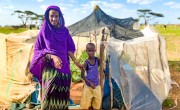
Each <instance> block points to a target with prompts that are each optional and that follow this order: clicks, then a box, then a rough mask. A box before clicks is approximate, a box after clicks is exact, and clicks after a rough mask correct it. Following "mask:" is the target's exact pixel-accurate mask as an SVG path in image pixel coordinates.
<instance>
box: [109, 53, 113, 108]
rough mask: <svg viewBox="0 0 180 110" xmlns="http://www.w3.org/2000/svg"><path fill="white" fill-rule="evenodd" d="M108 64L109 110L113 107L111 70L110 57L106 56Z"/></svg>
mask: <svg viewBox="0 0 180 110" xmlns="http://www.w3.org/2000/svg"><path fill="white" fill-rule="evenodd" d="M108 64H109V66H108V67H109V77H108V78H109V86H110V107H111V108H110V109H112V107H113V87H112V81H111V78H112V70H111V60H110V55H109V56H108Z"/></svg>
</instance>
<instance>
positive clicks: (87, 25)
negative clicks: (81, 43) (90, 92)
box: [68, 6, 171, 110]
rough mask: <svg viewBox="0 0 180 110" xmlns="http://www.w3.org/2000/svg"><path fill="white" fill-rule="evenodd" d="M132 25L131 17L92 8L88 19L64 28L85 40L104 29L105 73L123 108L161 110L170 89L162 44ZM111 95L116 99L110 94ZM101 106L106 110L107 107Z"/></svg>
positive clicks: (155, 36)
mask: <svg viewBox="0 0 180 110" xmlns="http://www.w3.org/2000/svg"><path fill="white" fill-rule="evenodd" d="M134 23H135V22H134V20H133V19H132V18H127V19H118V18H113V17H111V16H109V15H107V14H105V13H104V12H103V11H102V10H101V9H100V8H99V7H97V6H96V7H95V10H94V11H93V12H92V13H91V14H90V15H89V16H88V17H86V18H84V19H83V20H81V21H79V22H77V23H75V24H73V25H71V26H69V27H68V28H69V30H70V33H71V35H74V36H75V35H76V36H86V37H87V36H90V34H93V35H96V34H97V33H98V31H99V30H100V29H101V28H106V33H105V34H107V35H109V36H110V38H109V39H108V41H107V42H106V43H105V42H103V43H105V44H106V55H107V56H110V62H109V63H110V64H109V74H112V79H113V81H114V86H113V88H115V85H116V87H117V88H118V89H119V93H120V94H121V95H122V99H123V102H124V105H125V107H126V109H128V110H161V109H162V103H163V101H164V100H165V99H166V98H167V96H168V93H169V90H170V89H171V78H170V72H169V66H168V61H167V57H166V41H165V39H164V38H163V37H161V36H160V35H159V34H158V33H157V32H155V31H154V30H153V29H152V28H151V27H150V26H147V27H146V28H144V29H143V30H141V31H140V30H134V29H133V28H132V27H133V24H134ZM104 89H106V86H104ZM109 91H110V90H109ZM111 92H112V91H111ZM113 95H114V97H115V96H117V95H116V94H115V93H114V92H113ZM116 98H118V97H116ZM113 101H115V98H114V100H113ZM103 103H104V102H103ZM105 103H106V102H105ZM104 105H105V107H104V108H106V109H107V106H110V105H109V103H106V104H104ZM110 108H111V107H110Z"/></svg>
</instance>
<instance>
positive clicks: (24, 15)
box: [11, 10, 37, 27]
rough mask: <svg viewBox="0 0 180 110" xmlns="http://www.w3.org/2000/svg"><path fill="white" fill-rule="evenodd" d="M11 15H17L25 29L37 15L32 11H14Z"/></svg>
mask: <svg viewBox="0 0 180 110" xmlns="http://www.w3.org/2000/svg"><path fill="white" fill-rule="evenodd" d="M11 15H18V18H19V19H20V20H21V22H22V25H23V26H24V27H26V25H27V22H28V21H29V20H31V19H32V18H33V17H35V16H36V15H37V14H36V13H34V12H32V11H20V10H16V11H14V13H12V14H11Z"/></svg>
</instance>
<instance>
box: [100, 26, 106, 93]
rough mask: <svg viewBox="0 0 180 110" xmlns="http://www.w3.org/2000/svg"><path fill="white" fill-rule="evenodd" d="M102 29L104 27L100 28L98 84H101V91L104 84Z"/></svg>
mask: <svg viewBox="0 0 180 110" xmlns="http://www.w3.org/2000/svg"><path fill="white" fill-rule="evenodd" d="M104 31H105V28H103V29H102V30H101V33H100V35H101V43H100V86H101V90H102V92H103V89H104V87H103V85H104V48H105V46H104V44H103V42H104Z"/></svg>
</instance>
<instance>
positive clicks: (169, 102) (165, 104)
mask: <svg viewBox="0 0 180 110" xmlns="http://www.w3.org/2000/svg"><path fill="white" fill-rule="evenodd" d="M163 105H164V106H167V107H172V106H173V102H172V100H171V99H169V98H167V99H165V100H164V102H163Z"/></svg>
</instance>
